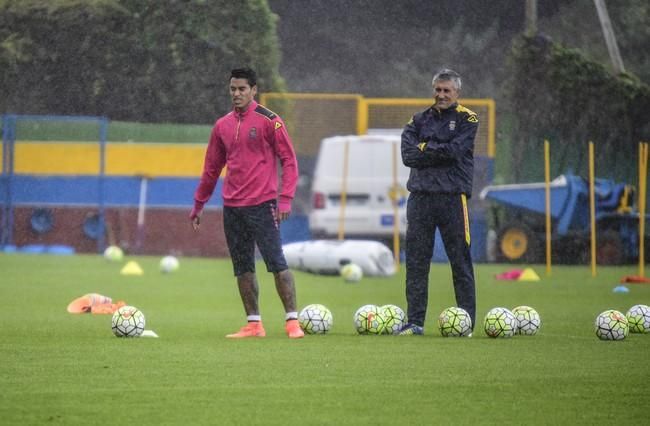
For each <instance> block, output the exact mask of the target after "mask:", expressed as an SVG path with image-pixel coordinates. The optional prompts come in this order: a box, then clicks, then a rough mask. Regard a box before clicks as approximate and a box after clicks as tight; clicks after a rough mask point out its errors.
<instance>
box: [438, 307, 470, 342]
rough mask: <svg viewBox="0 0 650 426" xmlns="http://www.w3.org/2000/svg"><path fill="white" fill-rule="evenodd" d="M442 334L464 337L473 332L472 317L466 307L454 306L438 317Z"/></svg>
mask: <svg viewBox="0 0 650 426" xmlns="http://www.w3.org/2000/svg"><path fill="white" fill-rule="evenodd" d="M438 327H439V328H440V334H442V335H443V336H444V337H463V336H468V335H470V334H471V333H472V318H471V317H470V316H469V313H467V311H466V310H465V309H462V308H457V307H455V306H452V307H451V308H447V309H445V310H444V311H442V312H441V313H440V316H439V317H438Z"/></svg>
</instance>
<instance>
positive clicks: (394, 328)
mask: <svg viewBox="0 0 650 426" xmlns="http://www.w3.org/2000/svg"><path fill="white" fill-rule="evenodd" d="M379 310H380V311H381V313H382V315H383V317H384V330H383V333H384V334H399V331H400V330H401V329H402V326H404V324H406V314H405V313H404V310H402V308H400V307H399V306H397V305H391V304H389V305H384V306H381V307H380V308H379Z"/></svg>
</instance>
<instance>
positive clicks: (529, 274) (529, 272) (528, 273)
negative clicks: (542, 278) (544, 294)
mask: <svg viewBox="0 0 650 426" xmlns="http://www.w3.org/2000/svg"><path fill="white" fill-rule="evenodd" d="M517 281H539V275H537V272H535V271H533V269H532V268H526V269H524V272H522V273H521V275H519V278H517Z"/></svg>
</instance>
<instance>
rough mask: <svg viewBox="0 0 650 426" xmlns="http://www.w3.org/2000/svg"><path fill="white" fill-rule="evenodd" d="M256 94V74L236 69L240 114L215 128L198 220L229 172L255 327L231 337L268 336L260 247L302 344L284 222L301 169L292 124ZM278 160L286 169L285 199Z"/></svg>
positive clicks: (236, 261) (227, 218)
mask: <svg viewBox="0 0 650 426" xmlns="http://www.w3.org/2000/svg"><path fill="white" fill-rule="evenodd" d="M256 93H257V78H256V75H255V72H254V71H253V70H252V69H250V68H240V69H234V70H232V72H231V74H230V96H231V97H232V102H233V106H234V108H233V110H232V111H231V112H229V113H228V114H226V115H225V116H223V117H221V118H219V119H218V120H217V122H216V124H215V125H214V127H213V129H212V134H211V135H210V142H209V144H208V148H207V151H206V154H205V163H204V166H203V174H202V175H201V181H200V183H199V186H198V188H197V189H196V193H195V194H194V208H193V209H192V212H191V213H190V219H191V221H192V226H193V227H194V229H195V230H198V229H199V225H200V223H201V212H202V210H203V206H204V205H205V203H206V202H207V201H208V200H209V199H210V196H211V195H212V193H213V191H214V188H215V186H216V184H217V180H218V179H219V176H220V175H221V170H222V169H223V168H224V166H227V167H226V177H225V179H224V185H223V205H224V207H223V226H224V232H225V235H226V242H227V243H228V249H229V250H230V257H231V259H232V264H233V269H234V273H235V276H236V277H237V285H238V286H239V294H240V296H241V299H242V302H243V304H244V310H245V311H246V315H247V321H248V323H247V324H246V326H244V327H242V328H241V329H240V330H239V331H238V332H237V333H233V334H229V335H227V336H226V337H229V338H244V337H264V336H265V335H266V332H265V331H264V326H263V325H262V317H261V315H260V311H259V305H258V297H259V287H258V284H257V278H256V276H255V244H257V247H258V248H259V250H260V253H261V254H262V257H263V259H264V262H265V263H266V269H267V270H268V271H269V272H272V273H273V277H274V278H275V288H276V290H277V292H278V295H279V296H280V299H281V300H282V304H283V305H284V309H285V311H286V323H285V330H286V332H287V335H288V336H289V337H290V338H292V339H295V338H300V337H303V336H304V333H303V331H302V330H301V328H300V325H299V324H298V313H297V309H296V291H295V286H294V281H293V275H292V274H291V272H290V271H289V268H288V266H287V262H286V260H285V258H284V253H283V251H282V242H281V239H280V228H279V222H280V221H283V220H285V219H287V218H288V217H289V214H290V213H291V201H292V200H293V196H294V193H295V191H296V182H297V180H298V163H297V161H296V154H295V152H294V150H293V146H292V145H291V140H290V138H289V135H288V133H287V129H286V127H285V125H284V122H283V121H282V119H281V118H280V117H278V116H277V115H276V114H275V113H274V112H272V111H270V110H268V109H267V108H265V107H263V106H262V105H259V104H258V103H257V102H255V99H254V98H255V94H256ZM277 159H279V160H280V165H281V167H282V184H281V187H280V188H281V189H280V192H279V193H278V172H277Z"/></svg>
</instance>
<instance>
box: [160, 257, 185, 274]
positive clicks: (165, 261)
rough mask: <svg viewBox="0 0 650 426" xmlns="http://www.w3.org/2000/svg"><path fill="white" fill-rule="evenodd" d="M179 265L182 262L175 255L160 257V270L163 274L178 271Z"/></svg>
mask: <svg viewBox="0 0 650 426" xmlns="http://www.w3.org/2000/svg"><path fill="white" fill-rule="evenodd" d="M179 267H180V263H179V262H178V259H177V258H176V257H174V256H165V257H163V258H162V259H160V271H161V272H162V273H163V274H171V273H172V272H176V271H177V270H178V268H179Z"/></svg>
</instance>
